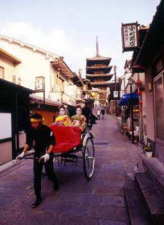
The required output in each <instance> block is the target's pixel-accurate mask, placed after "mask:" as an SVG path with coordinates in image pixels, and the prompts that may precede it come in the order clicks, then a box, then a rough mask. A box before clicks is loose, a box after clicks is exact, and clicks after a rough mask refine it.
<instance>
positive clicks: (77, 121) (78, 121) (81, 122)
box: [71, 106, 86, 132]
mask: <svg viewBox="0 0 164 225" xmlns="http://www.w3.org/2000/svg"><path fill="white" fill-rule="evenodd" d="M71 120H72V126H74V127H79V128H80V129H81V131H82V132H83V131H84V130H85V128H86V117H85V116H84V115H83V114H82V108H81V106H77V107H76V114H75V115H74V116H72V117H71Z"/></svg>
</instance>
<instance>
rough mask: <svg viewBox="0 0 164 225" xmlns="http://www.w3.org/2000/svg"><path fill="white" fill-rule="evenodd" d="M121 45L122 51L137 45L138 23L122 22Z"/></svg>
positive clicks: (134, 47) (130, 49)
mask: <svg viewBox="0 0 164 225" xmlns="http://www.w3.org/2000/svg"><path fill="white" fill-rule="evenodd" d="M122 46H123V52H125V51H133V50H134V49H136V48H137V47H138V23H128V24H122Z"/></svg>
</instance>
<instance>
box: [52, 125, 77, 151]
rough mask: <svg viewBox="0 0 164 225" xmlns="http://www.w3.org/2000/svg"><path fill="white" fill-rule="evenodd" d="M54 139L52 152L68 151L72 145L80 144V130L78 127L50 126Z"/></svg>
mask: <svg viewBox="0 0 164 225" xmlns="http://www.w3.org/2000/svg"><path fill="white" fill-rule="evenodd" d="M51 129H52V131H53V133H54V136H55V139H56V145H55V146H54V148H53V152H58V153H59V152H60V153H64V152H69V151H71V150H72V149H73V148H74V147H77V146H78V145H80V142H81V130H80V128H78V127H64V126H56V125H53V126H51Z"/></svg>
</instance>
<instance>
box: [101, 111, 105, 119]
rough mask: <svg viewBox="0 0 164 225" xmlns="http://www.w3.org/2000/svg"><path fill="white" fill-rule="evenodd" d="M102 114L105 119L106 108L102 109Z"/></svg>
mask: <svg viewBox="0 0 164 225" xmlns="http://www.w3.org/2000/svg"><path fill="white" fill-rule="evenodd" d="M101 115H102V119H104V116H105V109H101Z"/></svg>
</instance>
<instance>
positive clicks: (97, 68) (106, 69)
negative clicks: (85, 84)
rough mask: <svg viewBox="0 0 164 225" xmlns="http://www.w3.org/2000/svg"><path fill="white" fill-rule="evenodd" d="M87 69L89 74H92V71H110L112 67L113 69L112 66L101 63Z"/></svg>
mask: <svg viewBox="0 0 164 225" xmlns="http://www.w3.org/2000/svg"><path fill="white" fill-rule="evenodd" d="M86 69H87V70H86V71H87V74H90V73H91V72H90V71H99V70H100V71H101V70H103V71H105V72H107V73H110V71H111V69H112V66H105V65H100V66H87V68H86Z"/></svg>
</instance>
